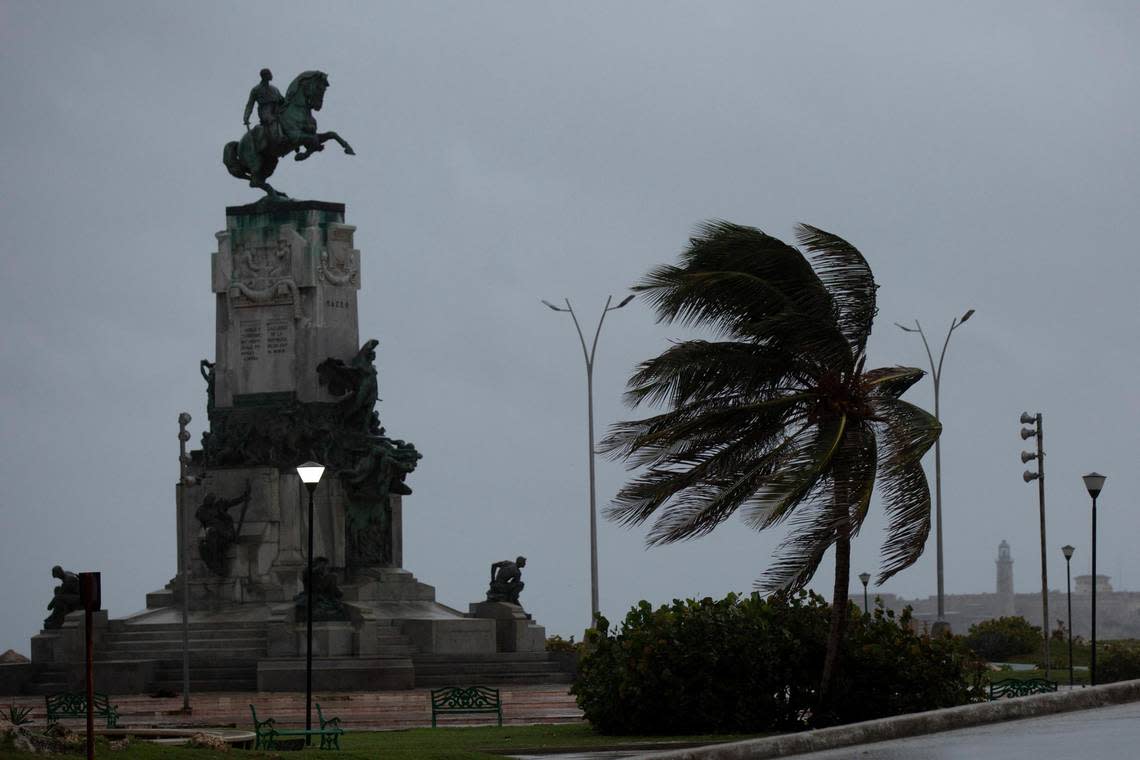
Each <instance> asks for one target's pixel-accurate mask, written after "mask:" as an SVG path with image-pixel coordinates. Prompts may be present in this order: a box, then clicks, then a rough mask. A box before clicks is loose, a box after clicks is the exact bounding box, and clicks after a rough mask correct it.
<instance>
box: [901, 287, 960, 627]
mask: <svg viewBox="0 0 1140 760" xmlns="http://www.w3.org/2000/svg"><path fill="white" fill-rule="evenodd" d="M972 316H974V310H973V309H969V310H967V311H966V313H965V314H963V315H962V316H961V317H955V318H954V319H953V321H951V322H950V329H949V330H947V331H946V340H944V341H942V353H940V354H939V355H938V364H935V363H934V354H933V353H931V351H930V343H928V342H927V340H926V333H924V332H923V331H922V325H921V324H919V322H918V320H917V319H916V320H914V327H907V326H906V325H900V324H899V323H898V322H895V326H896V327H898V328H899V329H900V330H905V331H906V332H916V333H918V335H919V337H920V338H922V345H923V346H924V347H925V348H926V357H927V358H928V359H929V360H930V376H931V377H932V378H933V379H934V419H936V420H938V421H939V422H940V423H941V421H942V417H941V416H940V414H939V405H938V401H939V399H938V389H939V387H940V385H941V382H942V361H943V360H944V359H945V358H946V347H947V346H949V345H950V335H951V334H953V332H954V330H955V329H957V328H958V327H961V326H962V325H964V324H966V321H967V320H969V318H970V317H972ZM934 546H935V557H936V558H937V561H938V619H937V620H935V621H934V626H933V627H932V631H931V632H932V633H942V632H946V633H949V632H950V623H948V622H946V594H945V584H944V579H943V571H942V436H938V437H937V438H936V439H934Z"/></svg>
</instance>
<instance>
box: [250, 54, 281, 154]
mask: <svg viewBox="0 0 1140 760" xmlns="http://www.w3.org/2000/svg"><path fill="white" fill-rule="evenodd" d="M272 80H273V72H272V71H270V70H269V69H262V70H261V83H260V84H258V85H257V86H256V87H254V88H253V89H252V90H250V91H249V100H247V101H246V103H245V114H244V116H243V117H242V122H243V123H244V124H245V128H246V129H249V117H250V115H251V114H252V113H253V105H254V103H256V104H257V120H258V121H259V122H261V124H260V127H261V133H260V134H255V135H254V136H253V139H254V144H255V145H257V146H258V147H259V148H264V147H265V146H266V144H273V143H277V142H280V141H281V126H280V125H279V124H278V123H277V115H278V113H279V112H280V110H281V106H282V104H283V103H284V102H285V98H283V97H282V96H281V91H280V90H278V89H277V88H276V87H274V86H273V85H271V84H270V82H271V81H272Z"/></svg>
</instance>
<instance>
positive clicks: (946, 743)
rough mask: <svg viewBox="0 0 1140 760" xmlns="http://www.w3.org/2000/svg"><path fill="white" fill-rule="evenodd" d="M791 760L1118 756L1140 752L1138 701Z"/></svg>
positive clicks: (1085, 759)
mask: <svg viewBox="0 0 1140 760" xmlns="http://www.w3.org/2000/svg"><path fill="white" fill-rule="evenodd" d="M793 757H794V758H795V760H913V759H914V758H922V759H923V760H983V759H984V758H1000V760H1046V758H1062V759H1066V758H1067V759H1069V760H1117V759H1118V758H1120V759H1126V758H1135V757H1140V702H1132V703H1130V704H1126V705H1118V706H1116V707H1102V708H1099V709H1097V710H1082V711H1079V712H1070V713H1060V714H1057V715H1047V716H1044V717H1041V718H1030V719H1028V720H1015V721H1009V722H1007V723H993V724H990V725H987V726H975V727H973V728H962V729H958V730H957V731H947V732H945V733H941V734H929V735H927V736H917V737H914V738H912V739H899V740H897V741H891V742H878V743H876V744H863V745H860V746H858V747H848V748H846V749H836V750H829V751H827V752H813V753H811V754H807V755H794V756H793Z"/></svg>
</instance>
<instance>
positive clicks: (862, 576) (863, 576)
mask: <svg viewBox="0 0 1140 760" xmlns="http://www.w3.org/2000/svg"><path fill="white" fill-rule="evenodd" d="M859 580H861V581H863V614H864V615H869V614H870V611H869V610H868V609H867V581H869V580H871V574H870V573H859Z"/></svg>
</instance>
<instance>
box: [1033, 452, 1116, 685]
mask: <svg viewBox="0 0 1140 760" xmlns="http://www.w3.org/2000/svg"><path fill="white" fill-rule="evenodd" d="M1083 480H1084V481H1085V488H1086V489H1087V490H1088V492H1089V496H1091V497H1092V651H1091V653H1090V654H1089V682H1090V683H1091V684H1092V685H1093V686H1096V497H1098V496H1100V491H1101V489H1102V488H1104V476H1103V475H1101V474H1100V473H1099V472H1090V473H1089V474H1088V475H1085V476H1084V477H1083ZM1046 677H1048V676H1046Z"/></svg>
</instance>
